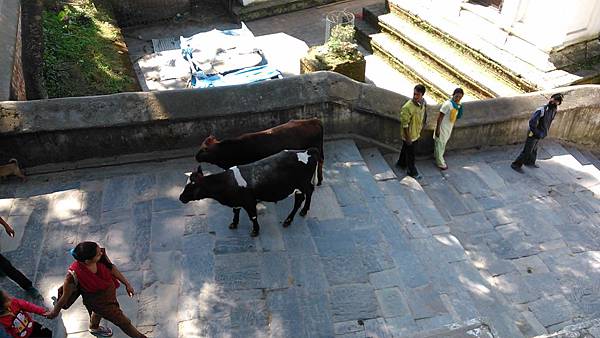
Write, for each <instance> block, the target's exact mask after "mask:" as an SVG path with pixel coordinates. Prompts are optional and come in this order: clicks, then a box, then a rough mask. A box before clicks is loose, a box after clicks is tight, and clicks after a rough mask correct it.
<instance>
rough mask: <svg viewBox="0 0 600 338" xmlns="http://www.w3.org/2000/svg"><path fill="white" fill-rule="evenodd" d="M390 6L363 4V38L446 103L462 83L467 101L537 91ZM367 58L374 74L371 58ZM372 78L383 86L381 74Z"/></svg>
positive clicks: (379, 56) (370, 48)
mask: <svg viewBox="0 0 600 338" xmlns="http://www.w3.org/2000/svg"><path fill="white" fill-rule="evenodd" d="M388 6H389V9H388V8H387V7H386V5H384V4H378V5H373V6H368V7H365V8H363V15H362V20H357V21H356V23H355V25H356V31H357V38H358V40H359V42H360V43H361V44H362V45H363V46H364V47H365V48H366V49H367V50H368V51H371V52H372V53H373V54H374V56H375V58H377V59H379V60H384V61H385V62H387V63H388V64H389V65H391V67H393V68H394V69H396V70H397V71H398V72H400V73H401V74H402V76H404V77H405V78H406V79H407V81H409V82H412V83H417V82H420V83H424V84H426V86H427V88H428V89H429V90H430V91H431V96H432V97H433V98H434V100H435V101H437V102H442V101H443V100H445V99H446V98H448V97H449V96H450V95H451V93H452V91H453V90H454V88H456V87H462V88H463V89H464V90H465V98H464V100H466V101H472V100H478V99H486V98H493V97H499V96H512V95H516V94H519V93H523V92H529V91H533V90H535V88H536V86H535V85H534V84H532V83H530V82H528V81H526V80H524V79H523V78H522V77H520V76H518V75H516V74H515V73H513V72H512V71H511V70H509V69H508V68H506V67H503V66H501V65H500V64H498V63H496V62H494V61H492V60H490V59H489V58H488V57H485V56H484V55H483V54H481V53H479V52H478V51H476V50H474V49H471V48H470V47H469V46H466V45H464V44H462V43H460V42H459V41H458V40H456V39H454V38H452V36H451V35H449V34H448V33H445V32H443V31H441V30H439V29H437V28H436V27H434V26H431V25H430V24H428V23H427V22H425V21H423V20H421V19H419V18H418V17H416V16H414V15H412V14H410V13H408V12H406V11H404V10H402V9H401V8H400V7H399V6H397V5H395V4H394V3H393V2H390V3H389V5H388ZM379 60H378V61H379ZM367 62H368V63H367V77H369V78H370V75H371V74H370V73H372V72H370V71H369V59H367ZM375 63H377V62H375ZM372 81H373V82H374V83H375V84H377V85H379V84H378V82H380V81H379V80H378V79H377V76H374V79H373V80H372ZM381 82H383V81H381ZM404 94H405V95H406V94H407V93H404ZM408 94H410V93H408Z"/></svg>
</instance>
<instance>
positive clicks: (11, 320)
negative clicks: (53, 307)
mask: <svg viewBox="0 0 600 338" xmlns="http://www.w3.org/2000/svg"><path fill="white" fill-rule="evenodd" d="M0 304H1V305H0V311H1V313H0V324H1V325H2V326H4V329H5V330H6V332H7V333H8V334H10V335H11V336H12V337H14V338H46V337H48V338H51V337H52V331H50V330H49V329H47V328H45V327H42V325H41V324H40V323H38V322H36V321H34V320H33V319H31V316H30V315H29V312H31V313H35V314H38V315H41V316H47V315H48V314H49V313H50V312H49V311H48V310H46V309H44V308H43V307H41V306H37V305H35V304H31V303H30V302H27V301H24V300H22V299H18V298H12V297H11V296H9V295H8V294H7V293H6V292H4V291H2V290H0Z"/></svg>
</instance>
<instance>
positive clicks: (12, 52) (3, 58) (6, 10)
mask: <svg viewBox="0 0 600 338" xmlns="http://www.w3.org/2000/svg"><path fill="white" fill-rule="evenodd" d="M20 13H21V6H20V1H16V0H0V27H2V29H0V46H2V49H1V50H0V100H8V99H9V98H10V93H11V82H12V78H13V68H14V64H15V56H16V55H17V54H18V53H19V52H20V51H18V50H17V37H18V26H19V18H20V17H21V14H20Z"/></svg>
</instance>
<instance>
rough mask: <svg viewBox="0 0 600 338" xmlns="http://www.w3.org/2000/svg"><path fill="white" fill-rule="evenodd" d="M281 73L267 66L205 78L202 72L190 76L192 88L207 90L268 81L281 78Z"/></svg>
mask: <svg viewBox="0 0 600 338" xmlns="http://www.w3.org/2000/svg"><path fill="white" fill-rule="evenodd" d="M281 77H282V75H281V72H280V71H278V70H277V69H275V68H273V67H271V66H269V65H262V66H256V67H250V68H244V69H241V70H238V71H236V72H233V73H229V74H227V75H219V74H217V75H211V76H206V75H205V74H204V73H202V71H199V72H195V73H194V74H192V80H191V85H192V88H209V87H223V86H233V85H239V84H244V83H252V82H259V81H264V80H270V79H278V78H281Z"/></svg>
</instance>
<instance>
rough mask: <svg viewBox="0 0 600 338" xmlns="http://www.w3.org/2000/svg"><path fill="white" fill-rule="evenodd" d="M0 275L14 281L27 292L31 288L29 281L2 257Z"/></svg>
mask: <svg viewBox="0 0 600 338" xmlns="http://www.w3.org/2000/svg"><path fill="white" fill-rule="evenodd" d="M0 273H1V274H4V275H6V276H8V278H10V279H12V280H14V281H15V282H16V283H17V284H19V286H20V287H22V288H23V289H24V290H27V289H29V288H30V287H31V286H32V283H31V281H30V280H29V279H28V278H27V277H25V275H24V274H22V273H21V271H19V270H17V268H15V267H14V266H13V265H12V264H11V263H10V261H9V260H8V259H6V257H4V256H3V255H0Z"/></svg>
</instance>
